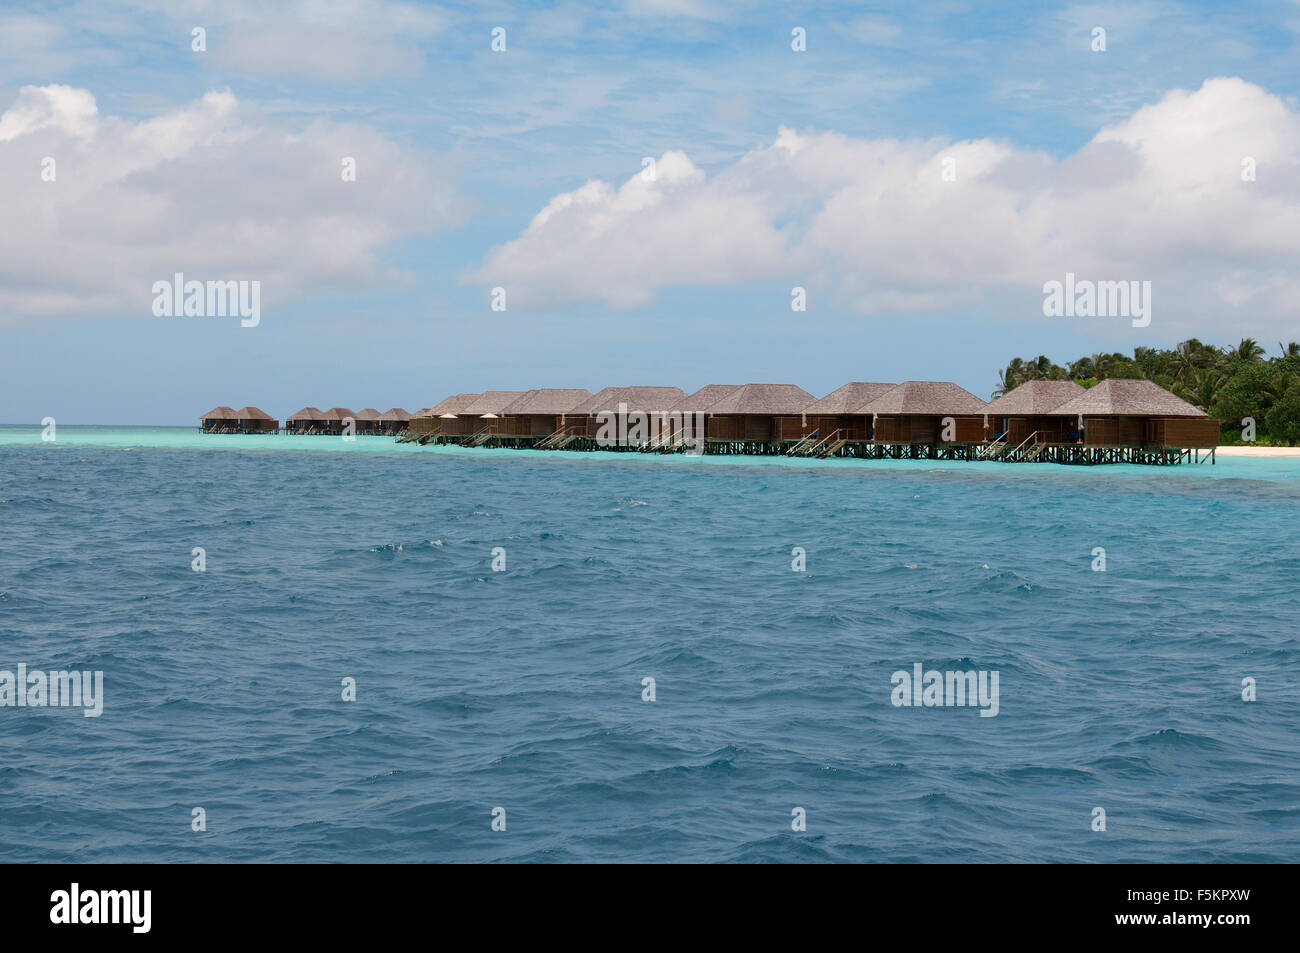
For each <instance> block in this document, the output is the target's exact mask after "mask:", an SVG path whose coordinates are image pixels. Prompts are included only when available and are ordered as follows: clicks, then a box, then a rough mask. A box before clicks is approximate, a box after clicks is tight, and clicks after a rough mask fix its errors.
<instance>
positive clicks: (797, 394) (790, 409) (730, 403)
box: [706, 384, 816, 414]
mask: <svg viewBox="0 0 1300 953" xmlns="http://www.w3.org/2000/svg"><path fill="white" fill-rule="evenodd" d="M814 400H816V398H815V397H813V395H812V394H810V393H808V392H807V391H806V390H804V389H803V388H802V387H799V386H797V385H795V384H746V385H745V386H743V387H741V388H740V389H739V390H735V391H732V392H731V393H730V394H728V395H727V396H725V397H723V398H722V400H720V401H718V402H717V403H716V404H714V405H712V406H711V407H708V408H707V409H706V412H707V413H710V414H797V413H800V412H801V411H802V410H803V409H804V408H805V407H807V406H808V405H809V404H810V403H812V402H813V401H814Z"/></svg>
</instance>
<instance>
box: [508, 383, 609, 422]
mask: <svg viewBox="0 0 1300 953" xmlns="http://www.w3.org/2000/svg"><path fill="white" fill-rule="evenodd" d="M590 399H591V391H589V390H587V389H586V388H585V387H539V388H537V389H536V390H530V391H527V392H525V393H524V395H523V396H522V397H520V398H519V399H518V400H516V401H514V402H513V403H511V404H509V405H508V406H507V407H505V408H504V409H503V410H502V411H501V413H502V414H503V415H512V416H518V415H520V414H555V415H559V414H567V413H568V412H569V411H571V410H572V409H573V408H574V407H577V406H578V405H579V404H581V403H584V402H586V401H588V400H590Z"/></svg>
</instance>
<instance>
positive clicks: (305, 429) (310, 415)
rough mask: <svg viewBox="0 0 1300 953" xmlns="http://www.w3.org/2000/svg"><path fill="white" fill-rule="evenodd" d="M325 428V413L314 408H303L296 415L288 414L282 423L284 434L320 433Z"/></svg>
mask: <svg viewBox="0 0 1300 953" xmlns="http://www.w3.org/2000/svg"><path fill="white" fill-rule="evenodd" d="M324 426H325V413H324V412H323V411H321V410H318V409H317V408H315V407H304V408H303V409H302V410H300V411H298V412H297V413H296V414H290V415H289V419H287V420H286V421H285V422H284V432H285V433H296V434H304V433H321V432H323V429H324Z"/></svg>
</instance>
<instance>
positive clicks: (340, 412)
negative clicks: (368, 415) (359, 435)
mask: <svg viewBox="0 0 1300 953" xmlns="http://www.w3.org/2000/svg"><path fill="white" fill-rule="evenodd" d="M344 417H351V418H352V419H353V420H356V419H357V415H356V414H354V413H353V412H352V411H350V410H348V409H347V408H346V407H331V408H330V409H329V410H327V411H325V416H324V418H323V419H325V420H342V419H343V418H344Z"/></svg>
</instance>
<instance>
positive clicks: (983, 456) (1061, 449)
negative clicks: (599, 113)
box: [397, 433, 1216, 466]
mask: <svg viewBox="0 0 1300 953" xmlns="http://www.w3.org/2000/svg"><path fill="white" fill-rule="evenodd" d="M397 439H398V441H399V442H402V443H418V444H422V445H424V444H433V445H463V446H476V447H505V448H512V449H520V450H526V449H538V450H544V449H545V450H560V449H563V450H571V451H573V450H576V451H582V452H590V451H597V450H603V451H606V452H610V451H612V452H615V453H645V452H649V453H684V452H686V449H687V447H686V445H685V444H682V443H680V442H679V443H675V444H673V443H664V442H662V441H661V442H659V443H646V444H631V445H626V446H601V445H599V444H598V443H597V441H596V439H595V438H594V437H586V436H576V435H573V434H565V435H557V434H551V435H548V436H541V437H518V436H502V435H495V434H494V435H487V434H482V433H480V434H474V435H449V434H436V433H435V434H413V433H407V434H403V435H402V436H399V437H398V438H397ZM704 452H705V453H707V454H732V455H737V456H791V455H793V456H809V457H819V458H822V459H826V458H832V457H835V458H847V459H857V460H964V461H971V462H991V463H1058V464H1066V465H1069V466H1099V465H1103V464H1108V463H1132V464H1139V465H1143V466H1175V465H1177V464H1181V463H1193V464H1199V463H1209V464H1211V465H1213V464H1214V463H1215V462H1216V461H1215V448H1213V447H1125V446H1101V445H1092V444H1078V443H1028V442H1027V443H1025V444H1022V445H1020V446H1016V447H1008V446H1006V445H1005V444H998V443H993V444H990V443H883V442H879V443H878V442H876V441H871V440H845V439H842V438H839V437H838V436H836V437H834V438H826V439H824V440H812V441H808V440H787V441H783V442H779V443H774V442H770V441H759V440H706V441H705V444H704Z"/></svg>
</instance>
